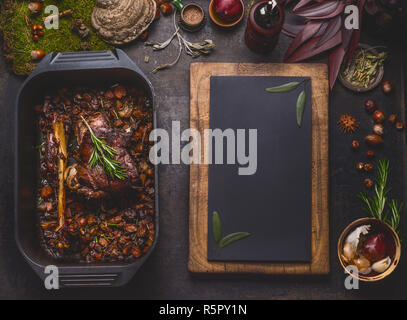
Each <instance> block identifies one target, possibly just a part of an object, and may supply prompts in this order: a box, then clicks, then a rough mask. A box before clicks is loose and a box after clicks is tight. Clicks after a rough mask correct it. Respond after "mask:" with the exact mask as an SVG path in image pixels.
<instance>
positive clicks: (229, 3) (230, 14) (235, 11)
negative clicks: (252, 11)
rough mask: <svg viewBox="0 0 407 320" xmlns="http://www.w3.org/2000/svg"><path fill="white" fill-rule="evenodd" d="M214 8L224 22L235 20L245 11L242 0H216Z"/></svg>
mask: <svg viewBox="0 0 407 320" xmlns="http://www.w3.org/2000/svg"><path fill="white" fill-rule="evenodd" d="M213 8H214V9H215V13H216V15H217V16H218V17H219V18H220V19H221V20H223V21H224V22H234V21H236V20H237V19H239V18H240V16H241V15H242V13H243V5H242V3H241V2H240V0H214V2H213Z"/></svg>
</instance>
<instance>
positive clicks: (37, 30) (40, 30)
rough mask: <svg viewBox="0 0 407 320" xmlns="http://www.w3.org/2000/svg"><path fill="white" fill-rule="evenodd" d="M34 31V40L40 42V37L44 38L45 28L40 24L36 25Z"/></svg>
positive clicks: (32, 28)
mask: <svg viewBox="0 0 407 320" xmlns="http://www.w3.org/2000/svg"><path fill="white" fill-rule="evenodd" d="M31 30H32V35H33V40H34V41H38V40H39V39H40V37H43V36H44V27H43V26H42V25H40V24H34V25H33V26H32V27H31Z"/></svg>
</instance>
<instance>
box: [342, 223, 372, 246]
mask: <svg viewBox="0 0 407 320" xmlns="http://www.w3.org/2000/svg"><path fill="white" fill-rule="evenodd" d="M369 230H370V225H363V226H360V227H357V228H356V229H355V230H354V231H352V233H350V234H349V235H348V237H347V238H346V241H345V242H349V243H350V244H351V245H352V246H353V247H354V248H355V249H356V248H357V247H358V244H359V239H360V235H361V234H367V233H368V232H369Z"/></svg>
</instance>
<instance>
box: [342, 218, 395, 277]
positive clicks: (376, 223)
mask: <svg viewBox="0 0 407 320" xmlns="http://www.w3.org/2000/svg"><path fill="white" fill-rule="evenodd" d="M362 225H371V226H372V229H377V228H380V229H381V230H383V231H384V232H385V234H386V235H388V236H389V237H391V241H393V243H394V249H395V250H394V257H392V262H391V265H390V266H389V267H388V268H387V270H386V271H384V272H383V273H380V274H376V275H373V276H369V275H362V274H357V275H355V274H353V273H351V272H349V270H348V269H347V266H348V264H347V263H346V262H345V261H344V258H343V257H342V251H343V246H344V244H345V239H346V238H347V237H348V235H349V234H350V233H351V232H352V231H353V230H355V229H356V228H357V227H360V226H362ZM337 250H338V259H339V262H340V264H341V266H342V267H343V269H344V270H345V271H346V272H347V273H348V274H350V275H351V276H352V277H354V278H356V279H359V280H361V281H365V282H375V281H379V280H382V279H384V278H386V277H387V276H389V275H390V274H391V273H392V272H393V271H394V270H395V269H396V267H397V265H398V264H399V261H400V256H401V244H400V239H399V237H398V235H397V233H396V232H395V231H394V230H393V228H391V227H390V226H389V225H388V224H387V223H385V222H383V221H381V220H378V219H374V218H362V219H359V220H356V221H354V222H352V223H351V224H349V225H348V226H347V227H346V228H345V230H343V231H342V233H341V235H340V237H339V240H338V248H337Z"/></svg>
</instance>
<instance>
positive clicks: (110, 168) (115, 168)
mask: <svg viewBox="0 0 407 320" xmlns="http://www.w3.org/2000/svg"><path fill="white" fill-rule="evenodd" d="M81 118H82V121H83V122H84V123H85V125H86V126H87V127H88V130H89V133H90V138H91V140H92V143H93V152H92V155H91V157H90V159H89V166H90V167H91V168H93V167H95V166H101V167H102V168H103V170H104V171H105V172H106V173H107V174H108V175H109V176H110V177H112V178H114V177H116V178H118V179H120V180H124V179H126V178H127V173H126V171H125V170H124V169H123V167H122V165H121V163H120V162H119V161H116V160H114V159H113V158H114V156H115V155H117V151H116V150H115V149H113V148H112V147H111V146H109V145H108V144H107V143H106V142H105V141H104V139H105V138H104V137H98V136H96V135H95V133H94V132H93V130H92V128H91V127H90V126H89V124H88V122H87V121H86V120H85V118H84V117H83V116H81Z"/></svg>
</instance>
